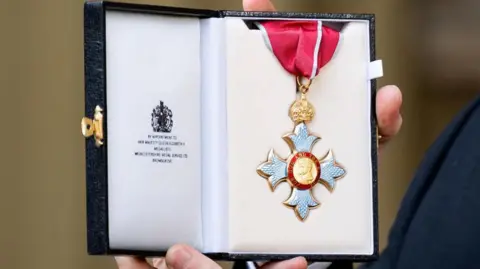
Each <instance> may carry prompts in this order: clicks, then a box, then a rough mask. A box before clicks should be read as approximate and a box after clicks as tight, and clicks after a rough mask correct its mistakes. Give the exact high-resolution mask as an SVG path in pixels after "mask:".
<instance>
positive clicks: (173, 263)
mask: <svg viewBox="0 0 480 269" xmlns="http://www.w3.org/2000/svg"><path fill="white" fill-rule="evenodd" d="M170 251H171V253H167V258H166V262H167V266H168V268H172V269H181V268H184V267H185V266H186V265H187V264H188V262H189V261H190V259H191V258H192V254H191V253H190V252H189V251H188V250H187V249H186V248H184V247H173V248H172V249H171V250H170Z"/></svg>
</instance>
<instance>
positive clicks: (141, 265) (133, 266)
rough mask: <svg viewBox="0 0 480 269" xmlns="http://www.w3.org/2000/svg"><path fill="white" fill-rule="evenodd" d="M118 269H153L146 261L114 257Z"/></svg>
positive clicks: (135, 258)
mask: <svg viewBox="0 0 480 269" xmlns="http://www.w3.org/2000/svg"><path fill="white" fill-rule="evenodd" d="M115 261H116V262H117V266H118V269H154V267H152V266H150V264H148V262H147V260H145V259H144V258H138V257H115Z"/></svg>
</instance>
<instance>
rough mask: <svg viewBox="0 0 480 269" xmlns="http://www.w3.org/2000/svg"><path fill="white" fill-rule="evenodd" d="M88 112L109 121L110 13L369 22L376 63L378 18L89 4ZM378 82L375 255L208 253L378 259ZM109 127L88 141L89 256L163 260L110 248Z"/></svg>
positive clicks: (237, 257) (243, 257)
mask: <svg viewBox="0 0 480 269" xmlns="http://www.w3.org/2000/svg"><path fill="white" fill-rule="evenodd" d="M84 7H85V9H84V12H85V14H84V15H85V97H86V98H85V112H86V113H87V114H86V115H93V111H94V108H95V106H96V105H100V106H101V107H102V108H103V109H104V122H107V107H106V100H107V99H106V54H105V53H106V49H105V46H106V40H105V39H106V36H105V11H106V10H107V9H108V10H118V11H128V12H141V13H153V14H167V15H168V14H172V15H175V16H193V17H199V18H211V17H264V18H269V17H272V18H273V17H274V18H312V19H334V20H339V19H344V20H368V21H369V22H370V60H371V61H374V60H376V44H375V40H376V39H375V15H373V14H327V13H296V12H243V11H214V10H201V9H187V8H177V7H164V6H154V5H143V4H127V3H116V2H108V1H87V2H85V6H84ZM376 90H377V83H376V80H372V81H371V100H372V101H371V104H372V105H371V130H372V135H371V143H372V173H373V185H372V187H373V224H374V233H373V236H374V249H373V253H372V255H302V254H230V253H205V255H206V256H208V257H209V258H211V259H214V260H223V261H265V260H285V259H289V258H293V257H298V256H303V257H305V258H306V259H307V260H308V261H313V262H321V261H329V262H333V261H349V262H368V261H373V260H376V259H378V255H379V246H378V178H377V177H378V174H377V171H378V169H377V132H376V130H377V119H376V109H375V107H376V106H375V101H376ZM106 127H107V126H106V124H105V125H104V136H105V140H104V145H103V146H102V147H100V148H97V147H96V146H95V142H94V141H93V140H92V139H87V141H86V175H87V238H88V253H89V254H90V255H132V256H145V257H162V256H165V254H166V251H167V250H158V251H138V250H125V249H110V247H109V238H108V236H109V233H108V169H107V163H108V162H107V145H108V143H107V139H108V130H107V128H106Z"/></svg>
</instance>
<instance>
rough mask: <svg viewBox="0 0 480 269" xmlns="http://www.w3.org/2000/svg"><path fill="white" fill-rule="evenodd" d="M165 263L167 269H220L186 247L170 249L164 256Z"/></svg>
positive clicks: (180, 246) (209, 260)
mask: <svg viewBox="0 0 480 269" xmlns="http://www.w3.org/2000/svg"><path fill="white" fill-rule="evenodd" d="M165 261H166V263H167V267H168V268H169V269H184V268H185V269H186V268H195V269H221V267H220V265H218V264H217V263H215V262H214V261H212V260H211V259H209V258H207V257H206V256H204V255H202V254H201V253H200V252H198V251H197V250H195V249H193V248H192V247H190V246H187V245H175V246H173V247H171V248H170V249H169V250H168V252H167V255H166V256H165Z"/></svg>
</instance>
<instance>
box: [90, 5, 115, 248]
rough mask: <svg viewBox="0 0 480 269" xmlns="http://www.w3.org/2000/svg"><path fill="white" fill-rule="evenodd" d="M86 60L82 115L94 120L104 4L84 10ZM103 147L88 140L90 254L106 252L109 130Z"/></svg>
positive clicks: (102, 92) (102, 59)
mask: <svg viewBox="0 0 480 269" xmlns="http://www.w3.org/2000/svg"><path fill="white" fill-rule="evenodd" d="M84 16H85V19H84V38H85V41H84V42H85V45H84V46H85V47H84V53H85V55H84V57H85V115H86V116H87V117H90V118H93V114H94V111H95V107H96V106H97V105H98V106H100V107H101V108H102V109H103V115H104V122H107V118H108V117H107V113H108V110H107V107H106V105H107V104H106V100H107V96H106V54H105V45H106V44H105V10H104V7H103V3H101V2H91V3H88V4H87V5H85V9H84ZM103 128H104V137H105V139H104V145H103V146H101V147H97V146H96V145H95V141H94V139H87V140H86V142H85V147H86V156H85V157H86V177H87V178H86V182H87V247H88V253H89V254H92V255H94V254H103V253H107V252H108V247H109V237H108V170H107V163H108V162H107V147H108V141H107V139H108V130H107V126H106V125H104V126H103Z"/></svg>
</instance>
